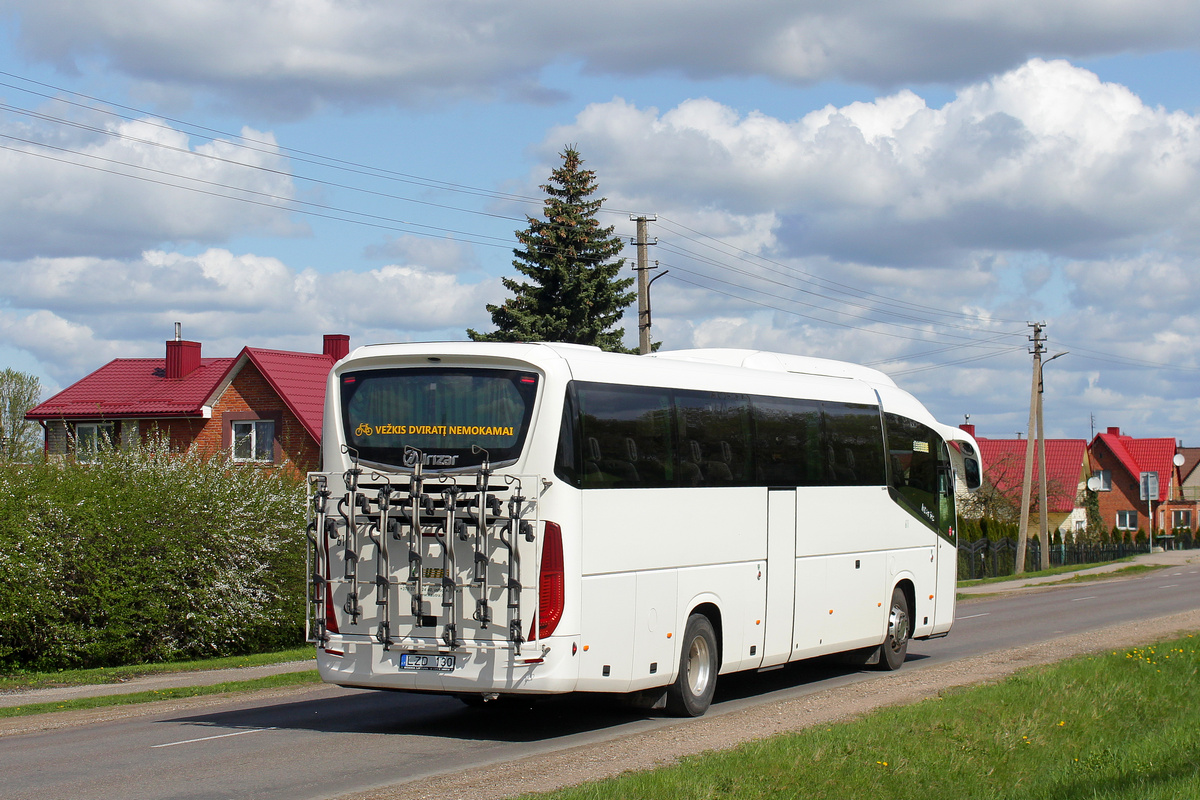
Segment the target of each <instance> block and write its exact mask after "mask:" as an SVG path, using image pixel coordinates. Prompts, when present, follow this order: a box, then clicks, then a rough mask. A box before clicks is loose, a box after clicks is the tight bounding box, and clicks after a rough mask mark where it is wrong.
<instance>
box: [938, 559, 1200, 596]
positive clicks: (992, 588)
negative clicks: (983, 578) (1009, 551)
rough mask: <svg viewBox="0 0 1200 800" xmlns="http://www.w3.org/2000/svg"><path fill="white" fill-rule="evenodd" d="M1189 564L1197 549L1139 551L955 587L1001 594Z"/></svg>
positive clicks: (963, 589)
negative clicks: (1094, 563)
mask: <svg viewBox="0 0 1200 800" xmlns="http://www.w3.org/2000/svg"><path fill="white" fill-rule="evenodd" d="M1192 563H1200V550H1164V551H1162V552H1160V553H1142V554H1140V555H1138V556H1136V557H1135V558H1134V559H1133V561H1116V562H1113V563H1112V564H1104V565H1103V566H1099V567H1091V568H1089V569H1081V570H1076V571H1074V572H1061V573H1059V574H1057V575H1045V576H1042V577H1038V578H1024V579H1022V578H1017V579H1014V580H1011V581H1000V582H997V583H985V584H981V585H979V586H968V587H965V588H960V589H958V594H960V595H964V594H965V595H972V594H1000V593H1002V592H1015V591H1020V590H1022V589H1035V588H1038V587H1042V586H1047V585H1051V586H1052V585H1057V584H1059V583H1062V582H1063V581H1067V580H1070V579H1071V578H1075V577H1078V576H1081V575H1085V576H1086V575H1103V574H1105V573H1108V572H1117V571H1118V570H1122V569H1125V568H1126V567H1130V566H1134V565H1144V566H1157V567H1181V566H1184V565H1186V564H1192Z"/></svg>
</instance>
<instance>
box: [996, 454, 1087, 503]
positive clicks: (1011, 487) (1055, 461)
mask: <svg viewBox="0 0 1200 800" xmlns="http://www.w3.org/2000/svg"><path fill="white" fill-rule="evenodd" d="M976 441H977V442H978V443H979V454H980V456H981V457H982V458H983V464H984V473H985V477H986V478H987V480H988V482H989V483H991V484H992V485H993V486H995V487H996V489H997V490H998V491H999V492H1000V493H1001V494H1002V495H1004V496H1005V497H1009V498H1011V499H1012V500H1013V501H1014V502H1016V503H1018V504H1019V503H1020V502H1021V484H1022V481H1023V480H1024V476H1025V449H1026V447H1028V445H1029V441H1028V440H1027V439H984V438H978V437H977V438H976ZM1086 453H1087V441H1085V440H1084V439H1047V440H1046V494H1047V497H1046V499H1047V505H1048V506H1049V508H1048V510H1049V511H1052V512H1066V513H1070V512H1071V511H1072V510H1073V509H1074V508H1075V506H1076V498H1077V493H1078V488H1079V478H1080V476H1081V475H1082V474H1083V464H1084V456H1085V454H1086ZM1039 472H1040V470H1039V469H1038V457H1037V451H1036V450H1035V451H1034V459H1033V484H1032V489H1033V492H1034V494H1035V496H1036V493H1037V491H1038V475H1039Z"/></svg>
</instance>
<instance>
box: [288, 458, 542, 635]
mask: <svg viewBox="0 0 1200 800" xmlns="http://www.w3.org/2000/svg"><path fill="white" fill-rule="evenodd" d="M477 452H478V451H477ZM483 452H484V461H483V463H482V465H481V466H480V468H478V469H477V470H473V471H471V472H459V473H438V474H436V475H431V474H426V473H425V472H424V471H423V468H422V467H423V462H424V454H423V453H421V452H420V451H417V450H415V449H410V451H409V452H407V453H406V459H405V461H406V463H408V465H409V471H408V472H406V473H399V474H396V473H391V474H383V473H380V472H370V473H366V472H365V471H364V470H363V469H361V468H360V467H359V465H358V463H357V458H356V457H355V455H356V454H354V453H351V458H352V467H351V468H350V469H348V470H346V471H345V472H344V473H342V474H341V475H340V476H336V477H340V478H341V482H342V485H343V487H344V490H345V491H344V493H342V494H341V496H340V497H338V498H337V501H336V509H337V513H336V515H335V514H332V513H330V510H329V502H330V500H331V499H333V497H334V496H335V494H336V493H335V492H334V491H333V490H332V489H331V485H332V484H333V483H334V482H335V480H334V478H335V476H334V475H325V474H314V475H311V476H310V515H311V516H310V522H309V525H308V528H307V540H308V551H309V554H310V555H309V562H310V569H309V575H310V580H309V591H308V612H309V613H308V617H309V621H310V627H309V638H310V640H313V641H317V642H319V643H320V644H321V645H322V646H324V645H325V644H326V643H327V642H328V641H329V638H330V635H331V633H337V632H338V631H339V627H338V624H337V622H338V620H337V618H336V617H335V616H333V615H335V614H336V613H337V612H341V613H344V614H345V615H346V621H347V622H348V623H349V625H350V626H351V627H353V626H356V625H359V624H360V623H361V624H367V623H368V622H370V623H371V627H372V630H371V634H372V636H373V638H374V639H375V640H376V641H377V642H379V643H380V644H382V645H383V646H384V649H385V650H386V649H389V648H391V647H393V646H395V645H396V644H397V642H399V641H400V640H401V639H406V640H408V641H410V642H413V641H415V640H417V639H419V638H420V637H419V636H418V634H417V629H420V628H430V627H435V626H440V628H441V629H440V631H439V632H438V636H439V638H440V640H441V644H442V645H443V646H445V647H449V648H458V647H462V646H464V644H465V641H464V632H465V630H466V628H467V627H475V628H477V629H478V630H479V631H483V630H486V629H488V628H489V627H490V626H491V625H492V624H493V623H494V622H495V619H494V616H495V615H494V612H493V609H492V602H493V600H492V598H491V593H492V592H493V591H497V590H498V591H500V593H501V594H502V595H503V596H504V598H505V605H506V611H507V614H506V615H505V616H506V620H505V622H506V632H505V641H506V642H507V643H508V644H509V645H510V646H511V647H514V648H516V649H518V650H520V649H521V647H522V646H523V645H524V644H525V643H526V637H525V630H524V624H523V622H522V619H521V597H522V589H535V590H536V589H537V585H536V581H535V582H534V583H533V584H532V585H526V584H525V583H523V581H522V571H521V566H522V560H523V558H527V557H528V555H529V554H528V553H524V552H523V550H524V549H525V548H526V547H528V546H529V545H533V544H535V543H536V530H537V523H538V503H537V499H536V497H534V498H530V497H528V496H527V494H526V491H525V490H524V487H525V486H526V485H530V484H525V483H523V480H525V481H529V480H531V479H530V478H529V477H528V476H524V477H518V476H513V475H504V476H503V482H502V483H501V482H498V481H495V480H494V478H495V477H498V476H496V475H495V472H494V470H493V469H492V468H491V465H490V462H489V460H488V458H487V454H486V451H483ZM531 485H533V486H538V485H539V482H538V481H537V479H536V478H533V479H532V484H531ZM430 540H432V542H430ZM427 542H430V544H431V545H432V547H433V548H435V549H434V552H433V553H432V554H431V553H430V552H428V551H427V550H426V546H427V545H426V543H427ZM401 543H402V544H403V545H406V546H407V559H406V561H405V560H404V559H399V561H400V563H397V561H398V559H396V558H394V557H393V552H392V548H393V544H401ZM331 545H334V546H331ZM536 550H537V548H536V547H535V550H534V553H535V554H536ZM338 557H340V558H341V559H342V561H343V565H342V569H341V570H339V572H340V573H341V575H340V577H337V578H334V577H332V576H331V573H332V568H333V565H334V562H335V561H336V559H337V558H338ZM368 564H370V565H371V566H373V568H374V573H375V574H374V577H373V579H365V578H364V574H363V573H364V569H370V568H371V566H367V565H368ZM435 564H436V566H435ZM468 564H469V566H468ZM360 565H361V566H360ZM460 565H462V572H461V573H460ZM497 568H499V570H500V573H499V576H498V577H493V576H495V575H496V569H497ZM535 574H536V573H535ZM338 586H340V587H342V588H341V589H338V593H339V595H340V594H341V593H342V591H343V590H344V591H345V600H344V602H343V603H342V604H341V606H340V608H338V609H336V610H335V609H334V603H333V601H332V597H333V593H334V591H335V589H336V588H337V587H338ZM397 590H401V591H403V590H407V592H408V594H409V597H410V601H411V605H410V611H411V619H410V620H405V619H404V618H403V616H402V614H401V613H400V611H399V609H398V608H397V607H396V603H395V602H394V601H393V593H394V592H395V591H397ZM369 591H373V592H374V595H375V602H374V604H373V605H374V607H375V609H376V614H377V615H378V619H377V623H376V621H375V619H373V618H372V615H371V614H369V613H367V612H366V611H365V610H364V609H363V606H362V600H363V598H364V597H365V596H368V595H367V594H366V593H367V592H369ZM435 596H436V597H438V598H439V603H438V606H439V608H440V612H441V613H440V615H435V614H434V609H433V606H434V603H433V598H434V597H435ZM472 600H473V602H471V601H472ZM533 614H534V616H535V619H536V615H537V610H536V609H534V610H533ZM331 617H332V618H331ZM405 623H408V624H409V625H410V626H411V628H412V629H413V633H412V634H410V635H409V636H402V635H401V631H402V630H403V629H404V625H405ZM476 635H478V634H476ZM534 636H535V638H536V626H535V628H534Z"/></svg>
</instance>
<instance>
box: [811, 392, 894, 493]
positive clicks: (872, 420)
mask: <svg viewBox="0 0 1200 800" xmlns="http://www.w3.org/2000/svg"><path fill="white" fill-rule="evenodd" d="M821 414H822V419H823V421H824V430H825V451H826V454H827V457H826V472H825V482H826V483H827V484H829V485H831V486H883V485H884V484H885V483H887V478H886V476H885V471H884V461H883V428H882V426H881V424H880V422H879V407H878V406H871V405H863V404H858V403H833V402H825V403H822V404H821Z"/></svg>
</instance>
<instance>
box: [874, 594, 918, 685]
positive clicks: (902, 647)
mask: <svg viewBox="0 0 1200 800" xmlns="http://www.w3.org/2000/svg"><path fill="white" fill-rule="evenodd" d="M910 636H912V616H911V615H910V614H909V611H908V596H907V595H906V594H904V590H903V589H901V588H900V587H899V586H897V587H896V588H895V589H894V590H893V591H892V610H891V612H890V613H889V614H888V629H887V638H886V639H884V640H883V645H882V646H881V647H880V648H879V668H880V669H883V670H893V669H900V665H901V664H903V663H904V657H905V656H907V655H908V639H909V637H910Z"/></svg>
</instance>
